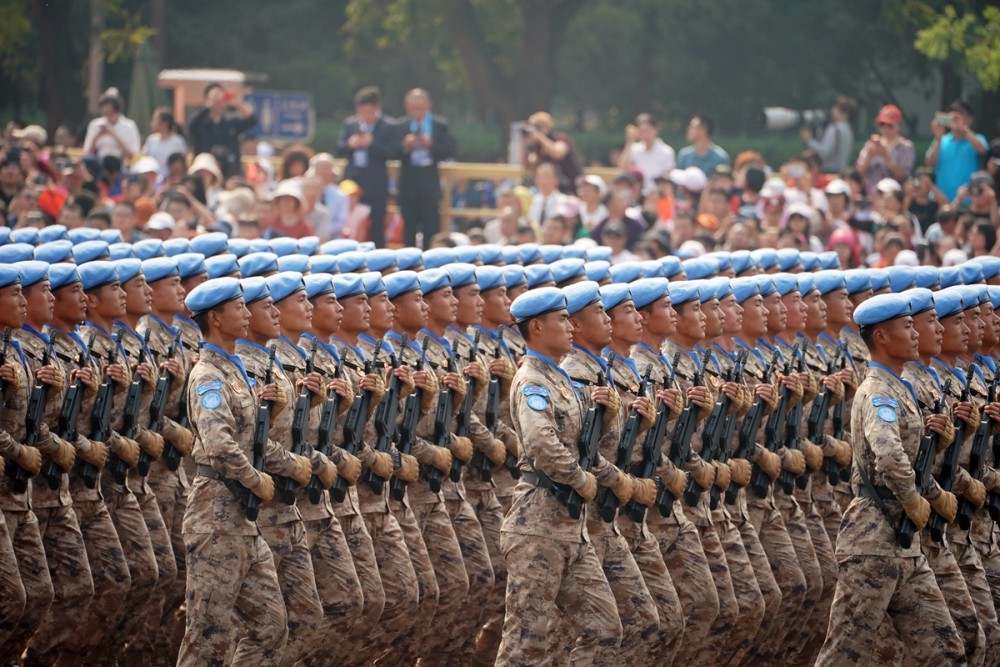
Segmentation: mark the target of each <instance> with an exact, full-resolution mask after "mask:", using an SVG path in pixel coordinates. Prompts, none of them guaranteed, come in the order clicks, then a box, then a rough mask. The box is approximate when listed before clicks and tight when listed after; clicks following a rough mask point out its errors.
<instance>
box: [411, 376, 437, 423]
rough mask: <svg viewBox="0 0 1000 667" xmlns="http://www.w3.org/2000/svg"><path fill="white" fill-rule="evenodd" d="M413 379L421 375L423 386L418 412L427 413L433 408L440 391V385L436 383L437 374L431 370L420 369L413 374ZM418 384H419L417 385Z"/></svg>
mask: <svg viewBox="0 0 1000 667" xmlns="http://www.w3.org/2000/svg"><path fill="white" fill-rule="evenodd" d="M413 377H414V380H416V379H418V378H420V377H423V384H424V387H423V388H422V392H423V393H422V394H420V412H421V413H422V414H427V413H429V412H431V411H432V410H433V409H434V406H435V405H436V404H437V397H438V394H440V393H441V385H440V384H438V379H437V375H435V374H434V373H433V372H431V371H420V372H418V373H414V374H413ZM417 386H419V384H418V385H417Z"/></svg>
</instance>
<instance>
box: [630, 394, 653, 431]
mask: <svg viewBox="0 0 1000 667" xmlns="http://www.w3.org/2000/svg"><path fill="white" fill-rule="evenodd" d="M632 406H633V407H634V408H636V409H637V410H638V412H639V417H640V418H641V420H642V421H641V422H640V423H639V435H642V434H643V433H645V432H646V431H648V430H649V429H651V428H653V424H655V423H656V408H655V407H653V402H652V401H650V400H649V399H647V398H642V399H641V400H640V399H636V400H635V402H633V403H632Z"/></svg>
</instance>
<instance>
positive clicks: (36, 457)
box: [14, 445, 42, 477]
mask: <svg viewBox="0 0 1000 667" xmlns="http://www.w3.org/2000/svg"><path fill="white" fill-rule="evenodd" d="M14 461H16V462H17V465H19V466H21V467H22V468H24V471H25V472H26V473H28V476H30V477H34V476H35V475H37V474H38V471H39V470H41V469H42V453H41V452H40V451H39V450H38V448H37V447H29V446H28V445H21V449H20V451H19V452H18V453H17V456H16V457H15V458H14Z"/></svg>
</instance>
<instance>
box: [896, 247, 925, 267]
mask: <svg viewBox="0 0 1000 667" xmlns="http://www.w3.org/2000/svg"><path fill="white" fill-rule="evenodd" d="M893 265H895V266H920V258H919V257H917V253H915V252H913V251H912V250H900V251H899V252H898V253H896V260H895V261H894V262H893Z"/></svg>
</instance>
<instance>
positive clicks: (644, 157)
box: [618, 113, 677, 195]
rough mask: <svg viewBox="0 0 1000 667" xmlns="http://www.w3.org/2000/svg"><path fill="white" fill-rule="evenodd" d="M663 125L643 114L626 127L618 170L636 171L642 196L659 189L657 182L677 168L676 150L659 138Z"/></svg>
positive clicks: (650, 116)
mask: <svg viewBox="0 0 1000 667" xmlns="http://www.w3.org/2000/svg"><path fill="white" fill-rule="evenodd" d="M659 135H660V124H659V123H658V122H657V121H656V119H655V118H653V116H652V115H650V114H648V113H641V114H639V115H638V116H637V117H636V119H635V125H628V126H626V127H625V147H624V148H623V149H622V152H621V154H620V155H619V156H618V168H619V169H622V170H623V171H624V170H627V169H629V168H630V167H635V168H636V169H638V170H639V172H640V173H642V194H643V195H648V194H649V193H650V192H651V191H652V190H653V188H655V187H656V179H657V178H659V177H660V176H663V175H664V174H668V173H670V170H671V169H673V168H674V167H675V166H676V164H677V160H676V156H675V155H674V149H673V148H671V147H670V146H668V145H667V144H666V143H665V142H664V141H663V139H661V138H660V136H659Z"/></svg>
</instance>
